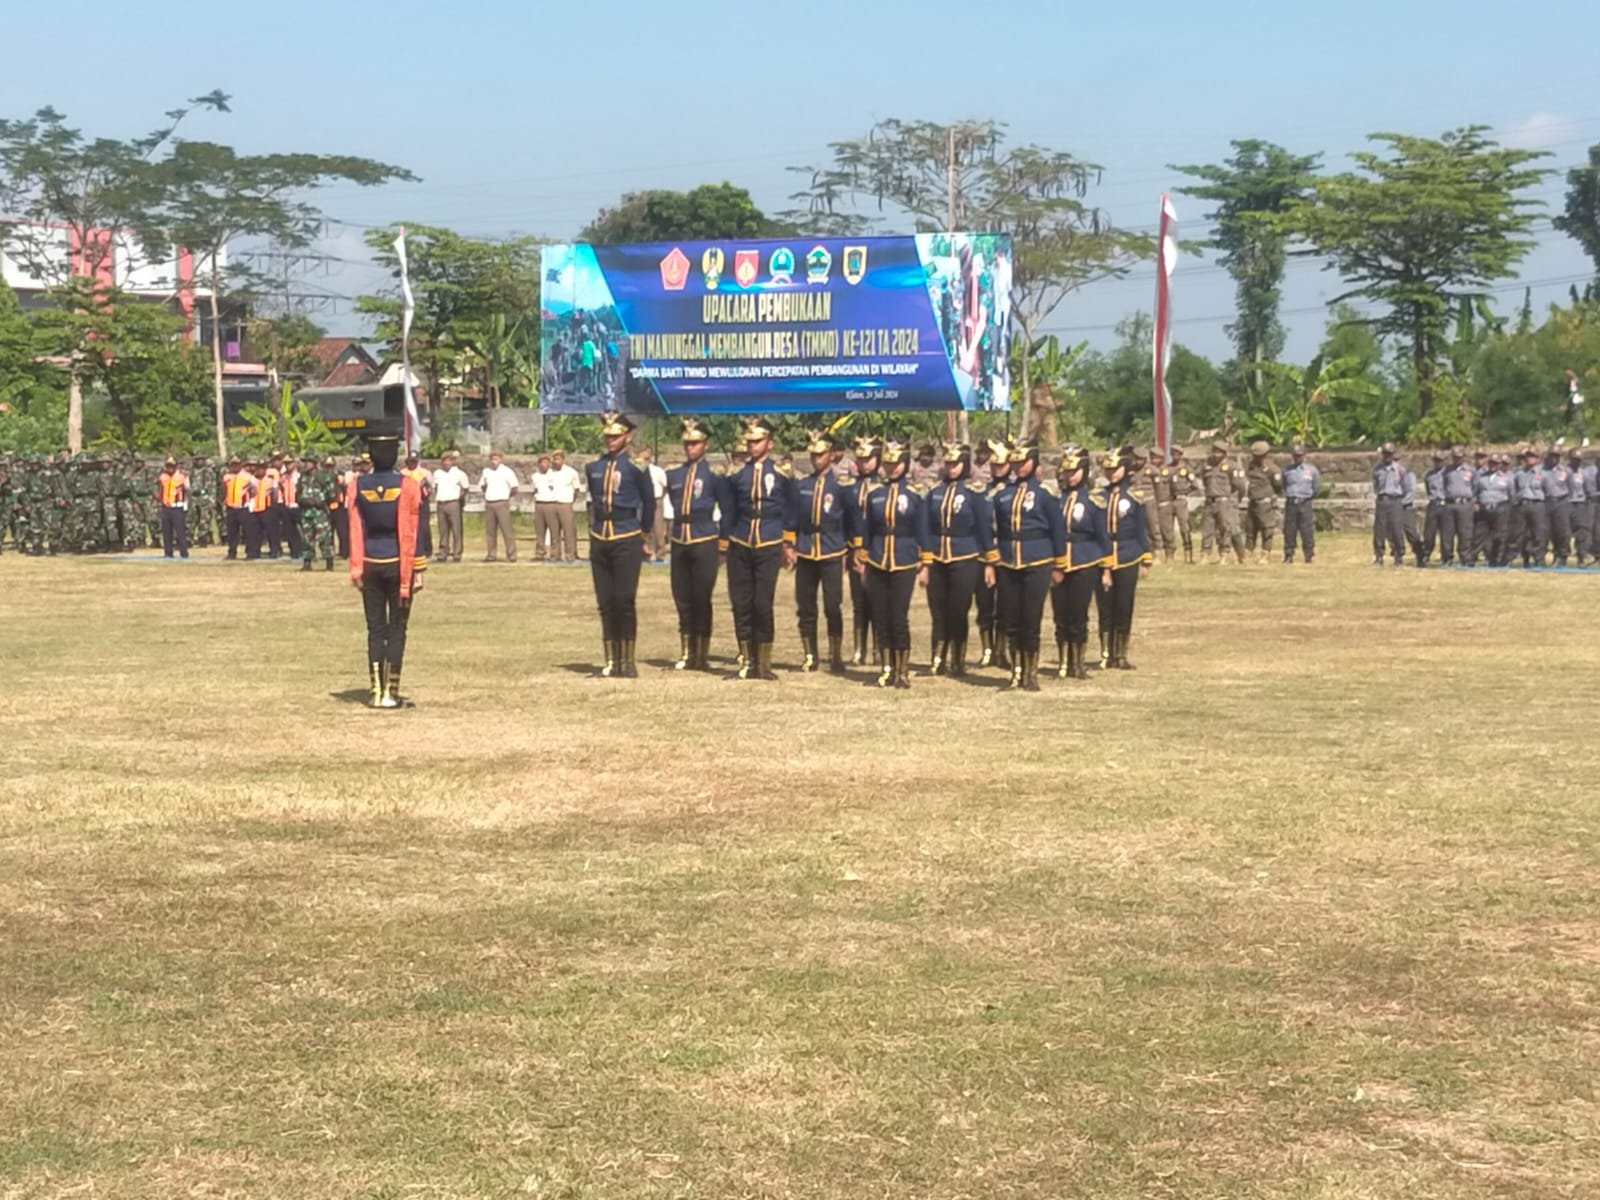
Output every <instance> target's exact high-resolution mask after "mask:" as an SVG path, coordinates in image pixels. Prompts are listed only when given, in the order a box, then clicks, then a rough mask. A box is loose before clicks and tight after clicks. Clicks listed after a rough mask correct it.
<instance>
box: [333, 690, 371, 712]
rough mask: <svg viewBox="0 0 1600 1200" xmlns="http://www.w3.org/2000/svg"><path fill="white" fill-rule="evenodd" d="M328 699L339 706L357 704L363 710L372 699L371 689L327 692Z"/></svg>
mask: <svg viewBox="0 0 1600 1200" xmlns="http://www.w3.org/2000/svg"><path fill="white" fill-rule="evenodd" d="M328 699H330V700H337V701H338V702H339V703H340V704H359V705H361V706H362V707H363V708H365V707H366V706H367V704H368V702H369V701H371V699H372V689H371V688H346V689H345V690H344V691H342V692H329V693H328Z"/></svg>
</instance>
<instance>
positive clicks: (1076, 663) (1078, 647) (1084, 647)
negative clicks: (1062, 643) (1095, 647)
mask: <svg viewBox="0 0 1600 1200" xmlns="http://www.w3.org/2000/svg"><path fill="white" fill-rule="evenodd" d="M1067 652H1068V653H1069V654H1071V655H1072V667H1071V674H1072V677H1073V678H1074V679H1087V678H1089V664H1088V662H1087V661H1086V660H1087V659H1088V657H1089V653H1088V652H1089V645H1088V643H1087V642H1072V643H1071V644H1070V645H1069V646H1068V647H1067Z"/></svg>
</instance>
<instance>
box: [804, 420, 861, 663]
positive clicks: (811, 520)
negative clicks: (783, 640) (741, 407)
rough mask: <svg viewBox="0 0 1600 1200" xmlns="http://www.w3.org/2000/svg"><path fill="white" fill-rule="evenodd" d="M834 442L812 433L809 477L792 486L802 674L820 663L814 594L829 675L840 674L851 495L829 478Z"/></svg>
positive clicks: (809, 444) (831, 469) (819, 433)
mask: <svg viewBox="0 0 1600 1200" xmlns="http://www.w3.org/2000/svg"><path fill="white" fill-rule="evenodd" d="M835 449H836V446H835V443H834V441H833V438H832V436H831V435H830V434H828V433H827V432H825V431H823V430H813V431H812V432H811V436H810V440H809V441H808V442H807V443H806V452H807V453H808V454H810V455H811V474H810V475H809V476H807V477H806V478H805V479H800V480H796V481H795V485H794V488H795V508H796V512H797V515H798V524H797V525H796V527H795V546H794V552H795V563H794V601H795V613H796V615H797V616H798V617H799V621H800V644H801V645H802V646H804V647H805V661H804V663H802V665H801V667H800V669H801V670H802V671H815V670H816V669H817V667H818V665H819V664H820V662H821V655H820V654H819V653H818V647H817V589H818V588H821V589H822V611H823V616H824V619H825V620H826V621H827V624H828V670H830V671H832V672H833V673H834V674H835V675H842V674H844V565H845V553H846V550H847V548H848V541H849V537H850V534H851V532H852V528H851V526H852V525H853V522H851V521H850V508H851V505H850V500H849V494H848V493H847V492H846V491H845V489H844V488H843V487H842V486H841V485H840V483H839V480H838V478H837V477H836V476H835V475H834V473H833V461H834V451H835Z"/></svg>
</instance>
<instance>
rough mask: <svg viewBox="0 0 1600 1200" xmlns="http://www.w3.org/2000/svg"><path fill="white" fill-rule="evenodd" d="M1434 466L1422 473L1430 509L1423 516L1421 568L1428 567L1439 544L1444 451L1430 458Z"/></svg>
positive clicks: (1424, 492) (1425, 495)
mask: <svg viewBox="0 0 1600 1200" xmlns="http://www.w3.org/2000/svg"><path fill="white" fill-rule="evenodd" d="M1428 457H1429V458H1430V459H1432V460H1433V465H1432V466H1431V467H1429V468H1428V469H1427V470H1426V471H1424V472H1423V473H1422V494H1423V496H1424V497H1425V499H1426V501H1427V505H1428V507H1427V508H1426V509H1425V510H1424V512H1423V516H1422V561H1420V562H1419V563H1417V566H1419V567H1425V566H1427V565H1428V562H1429V560H1430V559H1432V558H1433V551H1434V549H1435V547H1437V546H1438V544H1439V526H1440V525H1441V524H1442V523H1443V518H1444V451H1443V450H1435V451H1433V452H1432V453H1431V454H1430V455H1429V456H1428Z"/></svg>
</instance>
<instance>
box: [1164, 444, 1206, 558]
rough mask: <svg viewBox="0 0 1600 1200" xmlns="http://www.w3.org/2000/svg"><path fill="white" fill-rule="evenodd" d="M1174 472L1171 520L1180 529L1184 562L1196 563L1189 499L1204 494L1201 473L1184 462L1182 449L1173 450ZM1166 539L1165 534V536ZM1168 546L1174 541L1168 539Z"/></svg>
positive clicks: (1172, 469) (1171, 467) (1172, 467)
mask: <svg viewBox="0 0 1600 1200" xmlns="http://www.w3.org/2000/svg"><path fill="white" fill-rule="evenodd" d="M1168 468H1169V469H1170V470H1171V471H1172V511H1171V514H1170V519H1171V520H1172V521H1173V522H1174V523H1176V525H1177V527H1178V537H1179V538H1180V539H1181V540H1182V541H1183V561H1184V562H1186V563H1193V562H1194V530H1193V527H1192V526H1191V524H1190V521H1189V497H1191V496H1199V495H1201V494H1202V489H1201V486H1200V473H1199V472H1198V471H1196V470H1195V469H1194V468H1193V467H1191V466H1190V465H1189V464H1188V463H1186V462H1184V461H1183V450H1182V448H1181V447H1178V446H1174V447H1173V448H1172V458H1171V460H1170V462H1169V463H1168ZM1163 537H1165V534H1163ZM1166 542H1167V545H1169V546H1170V545H1172V539H1171V538H1166Z"/></svg>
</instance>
